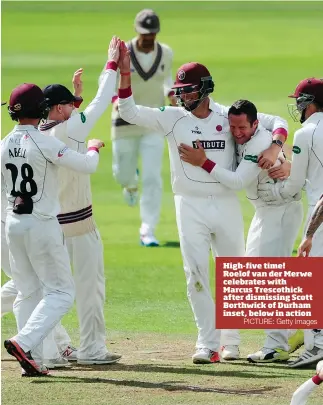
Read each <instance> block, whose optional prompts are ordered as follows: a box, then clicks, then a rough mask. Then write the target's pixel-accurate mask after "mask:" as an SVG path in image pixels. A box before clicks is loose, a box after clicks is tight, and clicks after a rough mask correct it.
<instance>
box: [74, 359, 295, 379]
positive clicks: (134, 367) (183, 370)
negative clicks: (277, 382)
mask: <svg viewBox="0 0 323 405" xmlns="http://www.w3.org/2000/svg"><path fill="white" fill-rule="evenodd" d="M221 364H223V363H221ZM241 365H243V366H247V367H248V366H250V367H253V370H251V369H250V370H241V371H239V370H234V371H233V370H223V369H220V370H219V369H218V368H217V366H214V369H209V368H208V369H206V368H203V369H201V368H194V366H193V367H191V368H190V367H170V366H157V365H156V366H154V365H151V364H130V365H128V364H122V363H118V364H114V365H101V366H98V365H96V366H90V365H89V366H86V365H77V364H76V365H75V366H74V367H73V368H71V369H68V371H69V372H73V371H74V372H80V371H99V372H100V371H121V372H137V373H165V374H167V373H169V374H184V375H185V374H186V375H196V376H198V375H203V376H211V377H228V378H232V377H233V378H254V379H266V380H267V379H280V378H282V377H288V378H299V375H297V373H295V371H293V370H289V369H288V368H287V367H286V366H285V367H283V366H280V367H279V368H284V369H285V370H286V373H282V372H280V373H279V374H275V373H273V371H274V370H273V369H274V368H273V367H270V368H269V367H266V368H265V367H258V368H254V366H255V365H253V364H252V365H251V364H250V365H249V364H248V363H247V364H241Z"/></svg>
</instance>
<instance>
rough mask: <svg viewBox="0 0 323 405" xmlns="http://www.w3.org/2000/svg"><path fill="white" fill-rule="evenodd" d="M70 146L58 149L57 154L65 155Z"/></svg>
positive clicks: (59, 155)
mask: <svg viewBox="0 0 323 405" xmlns="http://www.w3.org/2000/svg"><path fill="white" fill-rule="evenodd" d="M67 149H68V147H67V146H65V148H63V149H61V150H59V151H58V153H57V156H58V157H59V158H60V157H62V156H63V155H64V153H65V152H66V151H67Z"/></svg>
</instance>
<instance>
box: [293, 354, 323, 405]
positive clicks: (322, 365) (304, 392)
mask: <svg viewBox="0 0 323 405" xmlns="http://www.w3.org/2000/svg"><path fill="white" fill-rule="evenodd" d="M322 382H323V361H322V360H321V361H319V362H318V363H317V366H316V374H315V376H314V377H312V378H310V379H309V380H307V381H305V382H304V383H303V384H302V385H301V386H300V387H299V388H297V390H296V391H295V392H294V394H293V398H292V401H291V403H290V405H305V404H306V402H307V400H308V398H309V396H310V394H311V393H312V392H313V391H314V390H315V389H316V388H317V387H318V386H319V385H320V384H322Z"/></svg>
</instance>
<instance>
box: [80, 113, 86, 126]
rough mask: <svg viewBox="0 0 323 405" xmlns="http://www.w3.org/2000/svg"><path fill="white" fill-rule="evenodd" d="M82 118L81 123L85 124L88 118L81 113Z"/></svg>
mask: <svg viewBox="0 0 323 405" xmlns="http://www.w3.org/2000/svg"><path fill="white" fill-rule="evenodd" d="M80 116H81V121H82V122H83V124H84V122H85V121H86V116H85V115H84V113H82V112H81V113H80Z"/></svg>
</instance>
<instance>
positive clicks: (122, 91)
mask: <svg viewBox="0 0 323 405" xmlns="http://www.w3.org/2000/svg"><path fill="white" fill-rule="evenodd" d="M131 95H132V91H131V87H130V86H129V87H127V88H126V89H119V90H118V97H119V98H128V97H130V96H131Z"/></svg>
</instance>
